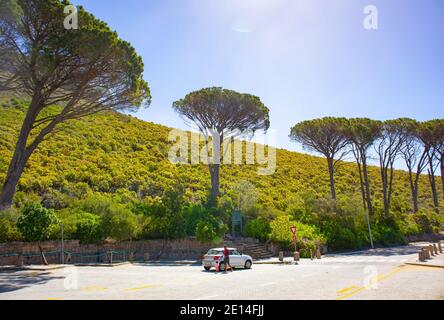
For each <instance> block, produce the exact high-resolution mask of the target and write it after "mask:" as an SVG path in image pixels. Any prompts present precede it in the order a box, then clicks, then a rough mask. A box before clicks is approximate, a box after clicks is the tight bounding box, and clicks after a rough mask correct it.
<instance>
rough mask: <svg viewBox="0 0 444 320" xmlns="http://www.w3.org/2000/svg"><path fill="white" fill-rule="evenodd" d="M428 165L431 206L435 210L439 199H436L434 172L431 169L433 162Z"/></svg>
mask: <svg viewBox="0 0 444 320" xmlns="http://www.w3.org/2000/svg"><path fill="white" fill-rule="evenodd" d="M429 165H430V169H429V170H428V171H429V181H430V188H431V189H432V198H433V206H434V207H435V210H438V207H439V200H438V191H437V190H436V180H435V172H434V170H433V163H431V162H430V164H429Z"/></svg>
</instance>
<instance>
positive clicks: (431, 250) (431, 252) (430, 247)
mask: <svg viewBox="0 0 444 320" xmlns="http://www.w3.org/2000/svg"><path fill="white" fill-rule="evenodd" d="M429 251H430V256H434V255H435V254H434V253H433V246H432V245H431V244H429Z"/></svg>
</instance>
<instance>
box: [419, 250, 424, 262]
mask: <svg viewBox="0 0 444 320" xmlns="http://www.w3.org/2000/svg"><path fill="white" fill-rule="evenodd" d="M418 260H419V261H420V262H424V261H425V257H424V251H423V250H419V252H418Z"/></svg>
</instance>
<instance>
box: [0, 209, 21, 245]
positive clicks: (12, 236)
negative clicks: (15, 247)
mask: <svg viewBox="0 0 444 320" xmlns="http://www.w3.org/2000/svg"><path fill="white" fill-rule="evenodd" d="M18 216H19V215H18V212H17V210H8V211H0V243H2V242H10V241H20V240H21V238H22V235H21V234H20V232H19V230H18V229H17V225H16V224H17V219H18Z"/></svg>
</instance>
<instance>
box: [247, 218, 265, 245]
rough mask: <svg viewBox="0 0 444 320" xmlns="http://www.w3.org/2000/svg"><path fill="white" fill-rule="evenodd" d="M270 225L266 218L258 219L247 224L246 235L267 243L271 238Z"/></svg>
mask: <svg viewBox="0 0 444 320" xmlns="http://www.w3.org/2000/svg"><path fill="white" fill-rule="evenodd" d="M270 233H271V228H270V223H269V222H268V221H267V220H265V219H264V218H260V217H259V218H256V219H254V220H251V221H250V222H248V223H247V227H246V234H247V236H249V237H253V238H256V239H259V240H261V241H266V240H268V238H269V237H270Z"/></svg>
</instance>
